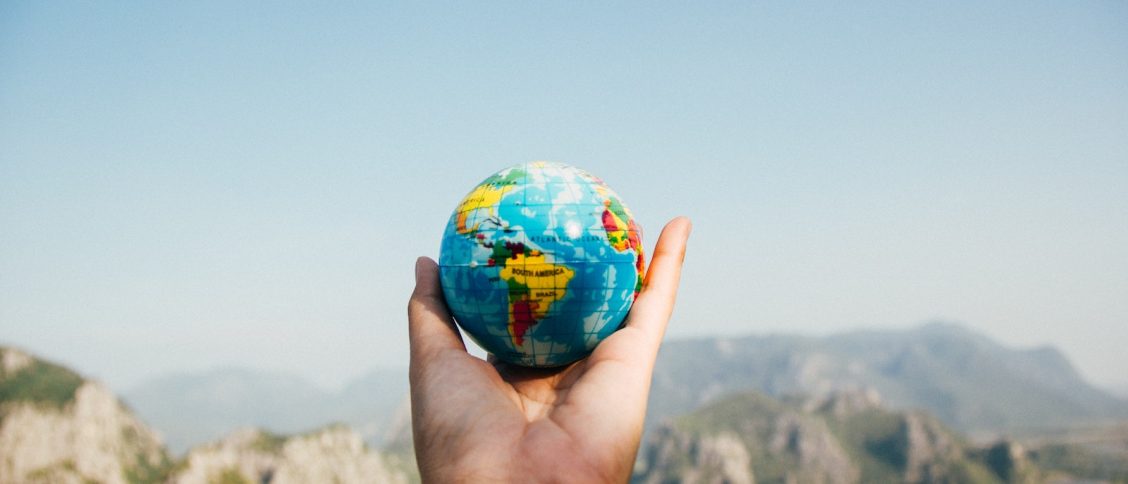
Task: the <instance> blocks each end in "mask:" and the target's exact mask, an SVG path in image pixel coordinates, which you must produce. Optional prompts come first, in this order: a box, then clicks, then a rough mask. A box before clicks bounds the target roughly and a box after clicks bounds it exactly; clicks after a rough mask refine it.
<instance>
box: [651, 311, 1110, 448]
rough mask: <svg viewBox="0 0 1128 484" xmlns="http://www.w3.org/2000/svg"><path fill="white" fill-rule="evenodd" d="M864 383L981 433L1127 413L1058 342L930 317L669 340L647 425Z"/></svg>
mask: <svg viewBox="0 0 1128 484" xmlns="http://www.w3.org/2000/svg"><path fill="white" fill-rule="evenodd" d="M858 388H875V389H876V390H877V391H879V392H880V393H881V394H882V396H883V397H884V398H885V401H886V403H887V404H888V405H889V406H890V407H891V408H896V409H911V408H921V409H926V410H928V411H929V412H931V413H932V414H934V415H936V416H937V417H938V418H940V420H941V421H943V422H944V423H945V424H948V425H951V426H953V427H955V428H957V429H959V430H961V431H964V432H969V433H971V434H973V435H975V436H980V437H982V436H994V435H1000V434H1006V433H1010V432H1013V431H1016V430H1023V429H1034V428H1060V427H1070V426H1075V425H1081V424H1091V423H1094V422H1101V421H1105V420H1114V419H1122V418H1125V417H1126V416H1128V403H1126V402H1125V401H1123V400H1120V399H1118V398H1116V397H1113V396H1111V395H1109V394H1107V393H1105V392H1103V391H1101V390H1099V389H1097V388H1094V387H1093V386H1091V385H1089V384H1088V383H1086V382H1085V381H1084V380H1083V379H1082V378H1081V377H1080V376H1079V375H1078V374H1077V372H1076V370H1074V368H1073V366H1072V365H1071V364H1070V363H1069V362H1068V361H1067V360H1066V358H1065V357H1064V356H1063V355H1062V354H1061V353H1060V352H1058V351H1057V350H1055V349H1053V348H1048V347H1046V348H1037V349H1028V350H1027V349H1012V348H1007V347H1004V346H1002V345H1000V344H998V343H996V342H994V341H992V340H990V339H988V338H986V337H985V336H982V335H980V334H977V333H974V332H972V331H971V330H968V329H966V328H964V327H962V326H957V325H952V324H943V323H934V324H929V325H925V326H922V327H919V328H916V329H911V330H904V331H859V332H852V333H843V334H838V335H832V336H827V337H821V338H818V337H801V336H786V335H772V336H747V337H737V338H709V339H694V340H680V341H678V340H673V341H669V342H667V343H666V344H665V345H663V347H662V351H661V353H660V354H659V357H658V363H657V367H656V369H655V375H654V383H653V387H652V390H651V398H650V420H649V424H651V425H654V424H657V423H659V422H661V421H662V420H663V419H665V418H667V417H671V416H675V415H680V414H684V413H686V412H689V411H692V410H693V409H695V408H698V407H700V406H701V405H703V404H707V403H709V402H711V401H713V399H715V398H717V397H719V396H721V395H726V394H730V393H734V392H742V391H750V390H756V391H759V392H763V393H765V394H767V395H772V396H776V397H781V396H787V395H793V394H805V395H816V396H818V395H826V394H828V393H830V392H833V391H835V390H842V389H858Z"/></svg>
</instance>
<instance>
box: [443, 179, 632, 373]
mask: <svg viewBox="0 0 1128 484" xmlns="http://www.w3.org/2000/svg"><path fill="white" fill-rule="evenodd" d="M641 239H642V234H641V230H639V228H638V226H637V225H636V223H635V221H634V218H633V216H632V215H631V212H630V210H629V209H627V207H626V206H625V205H624V204H623V203H622V200H621V199H620V198H619V196H618V195H617V194H616V193H615V192H614V191H612V190H611V189H610V188H609V187H607V185H606V184H605V183H604V182H603V181H602V180H600V179H599V178H597V177H595V176H593V175H591V174H590V173H588V172H586V171H583V170H580V169H578V168H575V167H572V166H569V165H565V164H561V163H550V162H533V163H525V164H521V165H516V166H512V167H509V168H506V169H504V170H501V171H499V172H497V173H495V174H494V175H492V176H490V177H488V178H486V179H485V180H484V181H482V182H481V183H479V184H478V185H477V186H476V187H475V188H474V189H473V190H471V191H470V193H468V194H467V195H466V196H465V197H464V198H463V199H462V201H461V203H459V204H458V206H457V207H456V208H455V210H454V212H453V213H452V215H451V218H450V220H449V221H448V224H447V227H446V230H445V232H444V234H443V238H442V248H441V250H440V255H439V267H440V281H441V283H442V286H443V294H444V296H445V297H446V300H447V305H448V306H449V307H450V309H451V313H452V314H453V315H454V318H455V321H456V322H458V324H459V325H460V326H461V327H462V328H463V329H464V330H466V333H467V334H468V335H469V336H470V337H471V338H472V339H473V340H474V341H475V342H477V343H478V344H479V345H480V346H482V347H483V348H484V349H485V350H486V351H489V352H490V353H491V354H493V355H495V356H496V357H497V358H499V359H501V360H503V361H507V362H510V363H514V364H518V365H523V366H559V365H564V364H568V363H570V362H572V361H575V360H577V359H579V358H582V357H583V356H586V355H587V354H588V353H590V352H591V351H592V349H593V348H594V347H595V346H596V345H597V344H598V343H599V341H602V340H603V339H604V338H606V337H608V336H609V335H610V334H611V333H613V332H614V331H615V330H617V329H619V328H620V327H621V325H622V324H623V321H624V320H625V318H626V315H627V313H628V311H629V310H630V307H631V304H632V303H633V301H634V298H635V297H636V296H637V294H638V291H639V290H640V289H641V283H642V272H643V267H644V255H643V252H642V244H641Z"/></svg>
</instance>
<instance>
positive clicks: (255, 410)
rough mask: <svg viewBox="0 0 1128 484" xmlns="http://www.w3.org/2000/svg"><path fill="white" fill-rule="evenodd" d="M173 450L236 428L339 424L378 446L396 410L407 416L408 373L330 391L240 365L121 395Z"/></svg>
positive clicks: (281, 429) (170, 378)
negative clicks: (157, 431)
mask: <svg viewBox="0 0 1128 484" xmlns="http://www.w3.org/2000/svg"><path fill="white" fill-rule="evenodd" d="M124 399H125V401H126V402H127V403H128V404H129V405H130V406H131V407H132V408H133V409H135V410H136V411H137V413H138V415H140V416H141V418H142V419H144V420H145V421H147V422H150V423H152V424H154V425H155V426H156V427H157V428H158V429H160V430H161V433H162V435H163V436H164V437H165V441H166V442H167V444H168V446H169V449H170V450H172V451H173V452H176V453H179V452H183V451H185V450H187V449H188V448H189V447H191V446H193V445H198V444H202V443H205V442H211V441H214V440H216V439H218V438H220V437H222V436H224V435H226V434H227V433H228V432H230V431H231V429H235V428H239V427H258V428H263V429H269V430H270V431H271V432H276V433H284V434H285V433H295V432H304V431H308V430H310V429H314V428H318V427H323V426H325V425H328V424H332V423H344V424H347V425H349V426H350V427H351V428H353V429H355V430H356V431H358V432H360V434H361V435H362V436H363V438H364V440H365V441H366V442H367V443H369V444H371V445H380V444H381V443H382V442H383V441H384V439H385V437H386V436H385V433H386V432H388V431H389V430H391V429H389V427H388V426H389V425H390V424H392V423H394V422H395V419H394V418H393V417H394V416H395V414H396V412H397V411H398V412H401V413H405V412H407V410H408V409H407V405H408V403H407V371H406V370H405V369H379V370H374V371H371V372H369V373H367V374H365V375H363V376H361V377H360V378H357V379H355V380H353V381H352V382H350V383H348V384H347V385H346V386H345V387H344V388H343V389H341V390H340V391H338V392H330V391H326V390H324V389H322V388H321V387H319V386H317V385H315V384H313V383H311V382H309V381H307V380H305V379H302V378H299V377H296V376H293V375H290V374H286V373H282V372H272V371H261V370H250V369H245V368H219V369H214V370H210V371H205V372H200V373H180V374H172V375H165V376H161V377H158V378H154V379H152V380H149V381H146V382H144V383H142V384H140V385H138V386H136V387H134V388H132V389H131V390H129V391H127V392H126V393H125V396H124Z"/></svg>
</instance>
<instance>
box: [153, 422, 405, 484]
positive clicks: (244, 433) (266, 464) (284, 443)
mask: <svg viewBox="0 0 1128 484" xmlns="http://www.w3.org/2000/svg"><path fill="white" fill-rule="evenodd" d="M417 480H418V475H417V472H416V471H415V463H414V460H411V459H405V458H403V457H401V456H398V455H386V454H382V453H380V452H377V451H374V450H371V449H368V448H367V447H366V446H365V444H364V442H363V441H362V440H361V438H360V436H359V435H358V434H357V433H356V432H354V431H352V430H351V429H349V428H348V427H346V426H331V427H327V428H324V429H320V430H317V431H313V432H310V433H306V434H301V435H293V436H280V435H276V434H271V433H269V432H265V431H262V430H259V429H243V430H237V431H235V432H233V433H231V434H230V435H228V436H227V437H225V438H224V439H222V440H221V441H219V442H215V443H211V444H207V445H203V446H199V447H196V448H194V449H192V450H191V451H190V452H189V453H188V455H187V456H186V457H185V458H184V460H183V461H182V462H181V463H180V465H179V466H178V469H177V471H176V473H175V474H174V475H173V477H172V479H171V481H170V482H171V483H172V484H208V483H213V482H222V483H232V484H234V483H246V484H251V483H266V482H269V483H272V484H286V483H304V482H308V483H320V482H340V483H372V484H406V483H407V482H412V481H417Z"/></svg>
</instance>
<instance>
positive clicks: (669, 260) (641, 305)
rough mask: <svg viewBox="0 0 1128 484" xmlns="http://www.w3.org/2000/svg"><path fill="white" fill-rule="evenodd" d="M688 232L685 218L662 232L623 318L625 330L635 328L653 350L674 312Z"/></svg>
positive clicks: (668, 224) (688, 225) (671, 224)
mask: <svg viewBox="0 0 1128 484" xmlns="http://www.w3.org/2000/svg"><path fill="white" fill-rule="evenodd" d="M691 230H692V223H690V221H689V219H688V218H686V217H678V218H675V219H673V220H671V221H670V222H669V223H667V224H666V227H665V228H663V229H662V234H661V235H659V236H658V242H657V243H656V244H655V245H654V254H653V256H652V258H651V261H650V267H649V268H647V271H646V278H645V279H644V280H643V283H642V293H640V294H639V296H638V299H637V300H635V303H634V306H633V307H632V308H631V313H630V316H628V318H627V325H628V326H629V327H632V328H637V329H639V330H641V331H642V332H644V333H646V334H647V335H648V336H649V337H650V338H649V339H651V340H652V341H651V343H652V344H654V345H655V348H654V349H655V350H657V344H658V343H660V342H661V340H662V335H664V334H665V332H666V325H667V323H668V322H669V320H670V314H671V313H673V311H674V300H675V299H677V293H678V282H679V281H680V280H681V268H682V261H684V260H685V247H686V243H687V241H688V240H689V233H690V231H691Z"/></svg>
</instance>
